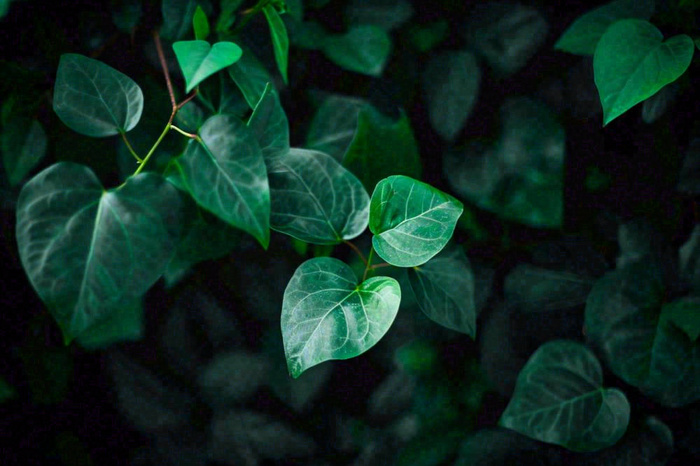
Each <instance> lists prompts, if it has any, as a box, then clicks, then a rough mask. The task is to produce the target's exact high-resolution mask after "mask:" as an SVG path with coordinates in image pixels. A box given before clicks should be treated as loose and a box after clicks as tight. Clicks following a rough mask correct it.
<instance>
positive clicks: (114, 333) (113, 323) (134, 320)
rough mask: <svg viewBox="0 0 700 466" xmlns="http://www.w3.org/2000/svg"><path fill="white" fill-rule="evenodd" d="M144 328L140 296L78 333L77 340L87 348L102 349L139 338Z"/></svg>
mask: <svg viewBox="0 0 700 466" xmlns="http://www.w3.org/2000/svg"><path fill="white" fill-rule="evenodd" d="M144 330H145V326H144V319H143V302H142V300H141V299H140V298H139V299H136V300H134V301H132V302H130V303H125V304H124V305H123V306H121V307H119V308H117V309H115V310H114V311H112V312H111V313H110V314H109V315H108V316H107V317H106V318H105V319H104V320H102V321H100V322H98V323H96V324H95V325H93V326H92V327H90V328H89V329H87V330H86V331H85V332H83V333H81V334H80V335H78V337H77V341H78V343H80V346H82V347H83V348H85V349H88V350H100V349H104V348H107V347H108V346H110V345H113V344H115V343H121V342H124V341H135V340H139V339H141V338H142V337H143V334H144Z"/></svg>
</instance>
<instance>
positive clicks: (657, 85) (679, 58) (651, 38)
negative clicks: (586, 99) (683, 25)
mask: <svg viewBox="0 0 700 466" xmlns="http://www.w3.org/2000/svg"><path fill="white" fill-rule="evenodd" d="M694 51H695V49H694V46H693V40H692V39H691V38H690V37H688V36H686V35H685V34H680V35H677V36H674V37H671V38H670V39H668V40H667V41H665V42H664V40H663V35H662V34H661V31H659V30H658V29H657V28H656V26H654V25H653V24H651V23H650V22H648V21H644V20H641V19H623V20H621V21H618V22H616V23H615V24H613V25H612V26H610V27H609V28H608V29H607V31H606V32H605V34H603V37H601V38H600V41H599V42H598V46H597V47H596V49H595V55H594V56H593V73H594V75H595V84H596V86H597V87H598V94H599V95H600V103H601V104H602V106H603V124H604V125H607V124H608V123H610V122H611V121H612V120H614V119H615V118H617V117H618V116H620V115H622V114H623V113H625V112H626V111H627V110H629V109H630V108H632V107H633V106H635V105H637V104H638V103H639V102H641V101H643V100H645V99H647V98H649V97H651V96H652V95H654V94H656V93H657V92H658V91H659V90H660V89H661V88H662V87H664V86H665V85H667V84H669V83H672V82H673V81H675V80H676V79H678V78H679V77H680V76H681V75H682V74H683V73H685V71H686V70H687V69H688V66H690V61H691V60H692V58H693V52H694Z"/></svg>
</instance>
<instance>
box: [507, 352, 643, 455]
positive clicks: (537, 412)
mask: <svg viewBox="0 0 700 466" xmlns="http://www.w3.org/2000/svg"><path fill="white" fill-rule="evenodd" d="M602 384H603V371H602V369H601V367H600V363H598V360H597V359H596V357H595V355H594V354H593V352H591V351H590V350H589V349H587V348H586V347H585V346H583V345H582V344H580V343H576V342H573V341H569V340H557V341H550V342H548V343H545V344H544V345H542V346H540V347H539V349H538V350H537V351H535V353H534V354H533V355H532V356H530V359H529V360H528V362H527V363H526V364H525V367H523V369H522V371H521V372H520V374H519V375H518V380H517V382H516V386H515V393H513V398H512V399H511V400H510V403H508V407H506V410H505V412H504V413H503V415H502V416H501V419H500V421H499V425H501V426H503V427H507V428H509V429H513V430H515V431H518V432H520V433H521V434H524V435H527V436H528V437H531V438H534V439H537V440H541V441H543V442H547V443H554V444H557V445H561V446H563V447H566V448H569V449H571V450H574V451H596V450H600V449H602V448H605V447H609V446H611V445H614V444H615V443H616V442H617V441H618V440H619V439H620V438H621V437H622V435H623V434H624V433H625V431H626V430H627V424H628V423H629V416H630V405H629V402H628V401H627V398H626V397H625V395H624V393H622V392H621V391H620V390H617V389H615V388H607V389H606V388H603V386H602Z"/></svg>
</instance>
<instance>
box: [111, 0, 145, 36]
mask: <svg viewBox="0 0 700 466" xmlns="http://www.w3.org/2000/svg"><path fill="white" fill-rule="evenodd" d="M119 3H120V4H119V5H118V6H117V7H116V8H115V9H114V10H113V11H112V21H114V25H115V26H116V27H117V29H119V30H120V31H121V32H124V33H127V34H130V33H131V32H132V31H133V30H134V28H135V27H136V26H137V25H138V24H139V21H141V16H142V15H143V9H142V8H141V2H140V1H139V0H125V1H123V2H119Z"/></svg>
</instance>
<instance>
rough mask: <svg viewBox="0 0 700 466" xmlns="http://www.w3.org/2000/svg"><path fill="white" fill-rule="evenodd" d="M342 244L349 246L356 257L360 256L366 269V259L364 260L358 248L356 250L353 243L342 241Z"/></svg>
mask: <svg viewBox="0 0 700 466" xmlns="http://www.w3.org/2000/svg"><path fill="white" fill-rule="evenodd" d="M343 243H345V244H347V245H348V246H350V248H351V249H352V250H353V251H355V253H356V254H357V255H358V256H360V260H361V261H362V263H363V264H365V267H366V266H367V259H366V258H365V255H364V254H362V251H360V248H358V247H357V246H355V245H354V244H353V243H351V242H350V241H348V240H344V241H343Z"/></svg>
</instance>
